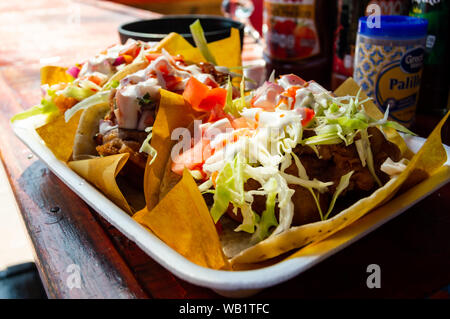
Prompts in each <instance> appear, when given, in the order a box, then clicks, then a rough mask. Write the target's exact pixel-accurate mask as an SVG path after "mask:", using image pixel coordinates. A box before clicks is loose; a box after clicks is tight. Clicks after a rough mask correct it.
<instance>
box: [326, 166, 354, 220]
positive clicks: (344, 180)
mask: <svg viewBox="0 0 450 319" xmlns="http://www.w3.org/2000/svg"><path fill="white" fill-rule="evenodd" d="M353 173H354V171H351V172H349V173H347V174H345V175H343V176H341V179H340V181H339V184H338V186H337V187H336V191H335V192H334V194H333V198H332V199H331V203H330V206H329V207H328V211H327V213H326V214H325V216H324V217H323V218H324V220H325V219H327V218H328V216H329V215H330V213H331V212H332V210H333V208H334V204H335V203H336V200H337V198H338V196H339V195H340V194H341V193H342V192H343V191H344V190H345V189H346V188H347V187H348V185H349V184H350V178H351V177H352V175H353Z"/></svg>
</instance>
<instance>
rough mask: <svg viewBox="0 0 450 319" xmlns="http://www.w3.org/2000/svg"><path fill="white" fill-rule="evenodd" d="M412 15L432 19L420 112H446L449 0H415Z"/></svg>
mask: <svg viewBox="0 0 450 319" xmlns="http://www.w3.org/2000/svg"><path fill="white" fill-rule="evenodd" d="M410 15H411V16H415V17H421V18H425V19H427V20H428V38H427V45H426V55H425V63H424V69H423V74H422V85H421V90H420V96H419V102H418V112H419V113H425V114H434V115H438V116H443V115H444V114H445V113H446V112H447V111H448V106H447V104H448V103H447V101H448V97H449V83H450V81H449V71H450V70H449V55H450V52H449V38H448V34H449V29H448V27H449V25H448V19H449V18H450V17H449V1H448V0H432V1H430V0H427V1H425V0H413V1H412V6H411V11H410Z"/></svg>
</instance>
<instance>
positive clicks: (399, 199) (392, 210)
mask: <svg viewBox="0 0 450 319" xmlns="http://www.w3.org/2000/svg"><path fill="white" fill-rule="evenodd" d="M449 178H450V167H448V166H442V167H441V168H439V169H438V170H437V171H436V172H435V173H434V174H433V175H432V176H430V178H428V179H427V180H425V181H423V182H422V183H420V184H418V185H416V186H415V187H413V188H411V189H410V190H409V191H407V192H405V193H403V194H401V195H399V196H396V197H395V198H393V199H392V200H391V201H389V202H388V203H387V204H385V205H383V206H382V207H379V208H377V209H376V210H375V211H373V212H371V213H370V214H368V215H367V216H365V217H364V218H361V219H360V220H358V221H356V222H354V223H353V224H352V225H351V226H350V227H346V228H344V229H342V230H340V231H339V232H337V233H335V234H333V235H331V236H330V237H328V238H326V239H324V240H322V241H320V242H317V243H314V244H311V245H308V246H306V247H305V248H303V249H300V250H299V251H297V252H296V253H294V254H292V255H291V256H289V257H288V258H297V257H307V256H318V255H322V254H324V253H326V252H328V251H331V250H333V249H336V248H338V247H339V246H341V245H345V244H349V243H351V241H352V240H354V239H355V238H357V237H358V236H361V235H363V234H364V233H365V232H367V231H368V230H370V229H371V228H372V226H373V225H378V224H380V223H382V222H383V221H384V220H386V219H390V218H392V217H394V216H395V215H396V213H397V212H399V211H400V210H401V209H404V208H405V207H408V206H409V205H411V204H413V203H414V202H415V201H416V200H417V199H418V198H420V197H422V196H426V195H427V194H429V193H430V191H431V190H432V189H434V188H436V187H438V186H439V185H442V184H443V183H445V182H446V181H448V179H449Z"/></svg>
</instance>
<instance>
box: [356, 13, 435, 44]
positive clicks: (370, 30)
mask: <svg viewBox="0 0 450 319" xmlns="http://www.w3.org/2000/svg"><path fill="white" fill-rule="evenodd" d="M427 28H428V21H427V20H426V19H422V18H416V17H409V16H383V15H382V16H378V17H376V16H368V17H362V18H360V19H359V24H358V33H359V34H362V35H366V36H370V37H379V38H405V39H411V38H420V37H425V36H426V35H427Z"/></svg>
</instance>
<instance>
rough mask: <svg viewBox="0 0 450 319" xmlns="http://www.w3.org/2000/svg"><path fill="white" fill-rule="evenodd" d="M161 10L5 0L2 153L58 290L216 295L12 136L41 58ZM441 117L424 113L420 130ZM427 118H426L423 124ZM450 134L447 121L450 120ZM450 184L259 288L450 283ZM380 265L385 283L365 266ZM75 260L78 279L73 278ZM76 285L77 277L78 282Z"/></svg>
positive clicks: (334, 292) (53, 58)
mask: <svg viewBox="0 0 450 319" xmlns="http://www.w3.org/2000/svg"><path fill="white" fill-rule="evenodd" d="M152 16H155V14H153V13H150V12H145V11H141V10H136V9H132V8H128V7H124V6H120V5H116V4H111V3H105V2H93V1H89V2H88V1H82V2H78V1H77V2H72V1H64V2H61V1H57V0H39V1H37V0H35V1H33V2H26V3H23V4H22V3H21V2H13V1H9V2H1V4H0V39H1V40H0V41H1V45H0V140H1V143H0V155H1V159H2V161H3V164H4V166H5V169H6V172H7V174H8V177H9V181H10V183H11V186H12V189H13V191H14V194H15V197H16V200H17V202H18V205H19V208H20V211H21V214H22V217H23V220H24V222H25V225H26V228H27V231H28V233H29V236H30V238H31V241H32V244H33V247H34V250H35V255H36V263H37V266H38V269H39V273H40V276H41V278H42V281H43V283H44V286H45V289H46V291H47V294H48V296H49V297H50V298H215V297H218V295H216V294H215V293H214V292H212V291H210V290H208V289H205V288H201V287H197V286H194V285H192V284H189V283H187V282H185V281H183V280H180V279H178V278H176V277H174V276H173V275H172V274H171V273H169V272H168V271H166V270H165V269H164V268H162V267H161V266H160V265H159V264H157V263H156V262H154V261H153V260H152V259H150V258H149V257H148V256H147V255H146V254H145V253H143V252H142V251H141V250H140V249H139V248H138V247H137V246H136V245H135V244H134V243H132V242H131V241H129V240H128V239H127V238H125V237H124V236H123V235H122V234H121V233H120V232H119V231H117V230H116V229H115V228H114V227H112V226H111V225H110V224H108V223H107V222H106V221H105V220H104V219H102V218H101V217H100V216H99V215H98V214H97V213H95V212H94V211H93V210H92V209H90V208H89V207H88V206H87V205H86V204H85V203H84V202H83V201H82V200H81V199H79V198H78V197H77V196H76V195H75V194H74V193H73V192H72V191H71V190H70V189H69V188H68V187H67V186H65V185H64V184H63V183H62V182H61V181H60V180H59V179H58V178H57V177H56V176H55V175H54V174H53V173H51V172H50V170H49V169H48V167H46V166H45V165H44V164H43V163H42V162H41V161H39V160H38V159H36V158H35V156H33V155H32V154H31V152H30V151H29V150H28V149H27V148H26V147H25V146H24V145H23V144H22V143H21V142H20V141H19V140H18V139H17V138H16V137H15V136H14V134H13V132H12V130H11V127H10V125H9V118H10V117H11V116H12V115H13V114H15V113H17V112H19V111H21V110H23V109H25V108H28V107H30V106H31V105H33V104H35V103H36V102H38V101H39V98H40V90H39V68H40V67H41V66H42V65H43V64H50V63H51V64H55V63H56V64H61V65H69V64H70V63H74V62H76V61H82V60H83V59H85V58H87V57H89V56H90V55H92V54H95V53H96V52H98V51H99V50H102V49H103V48H104V47H106V46H108V45H110V44H112V43H115V42H117V41H118V36H117V31H116V30H117V26H118V25H119V24H120V23H123V22H126V21H129V20H133V19H136V18H145V17H152ZM436 122H437V119H436V118H433V117H428V118H423V117H419V119H418V123H419V128H420V130H419V131H420V133H421V134H427V133H429V131H430V129H431V128H432V126H433V125H434V124H435V123H436ZM421 123H423V125H422V124H421ZM444 135H446V143H449V126H448V125H447V126H446V127H445V129H444ZM449 196H450V185H446V186H444V187H442V188H441V189H440V190H439V191H437V192H435V193H434V194H432V195H431V196H430V197H428V198H427V199H426V200H424V201H422V202H420V203H419V204H417V205H416V206H414V207H413V208H412V209H410V210H409V211H407V212H405V213H404V214H402V215H401V216H399V217H397V218H395V219H394V220H392V221H391V222H389V223H387V224H386V225H384V226H382V227H381V228H379V229H378V230H376V231H374V232H373V233H371V234H370V235H368V236H366V237H365V238H363V239H361V240H360V241H358V242H357V243H355V244H353V245H351V246H350V247H349V248H347V249H345V250H343V251H341V252H340V253H338V254H336V255H334V256H333V257H331V258H329V259H327V260H326V261H324V262H322V263H321V264H319V265H318V266H316V267H314V268H312V269H310V270H308V271H306V272H305V273H303V274H301V275H299V276H298V277H296V278H294V279H292V280H290V281H288V282H286V283H283V284H280V285H278V286H276V287H273V288H270V289H267V290H264V291H262V292H261V293H259V294H258V295H257V297H273V298H284V297H298V298H310V297H311V298H316V297H383V298H390V297H406V298H417V297H418V298H422V297H426V296H429V295H430V294H432V293H433V292H434V291H436V290H437V289H439V288H441V287H443V286H445V285H446V284H448V283H450V272H449V271H448V270H449V269H450V245H449V242H450V231H449V229H450V214H449V211H450V209H449V208H450V207H449ZM372 263H376V264H379V265H380V266H381V269H382V286H381V288H380V289H368V288H367V287H366V278H367V276H368V274H367V273H366V267H367V266H368V265H369V264H372ZM70 265H77V266H78V267H79V269H80V273H81V286H80V288H76V287H75V288H72V289H70V288H69V287H70V285H68V280H69V281H70V275H71V274H72V272H73V271H74V268H72V267H74V266H72V267H71V266H70ZM72 287H73V286H72Z"/></svg>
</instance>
